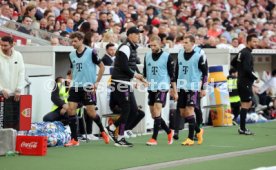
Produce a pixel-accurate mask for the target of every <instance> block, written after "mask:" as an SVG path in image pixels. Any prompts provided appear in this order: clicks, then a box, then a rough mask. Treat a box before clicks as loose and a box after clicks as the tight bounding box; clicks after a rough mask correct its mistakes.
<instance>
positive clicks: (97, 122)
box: [92, 114, 104, 132]
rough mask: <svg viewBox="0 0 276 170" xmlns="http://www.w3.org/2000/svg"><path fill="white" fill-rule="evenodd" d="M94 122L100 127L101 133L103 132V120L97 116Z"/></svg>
mask: <svg viewBox="0 0 276 170" xmlns="http://www.w3.org/2000/svg"><path fill="white" fill-rule="evenodd" d="M92 119H93V120H94V122H95V123H96V124H97V125H98V127H99V129H100V132H103V131H104V128H103V124H102V122H101V119H100V116H99V115H98V114H96V116H95V117H94V118H92Z"/></svg>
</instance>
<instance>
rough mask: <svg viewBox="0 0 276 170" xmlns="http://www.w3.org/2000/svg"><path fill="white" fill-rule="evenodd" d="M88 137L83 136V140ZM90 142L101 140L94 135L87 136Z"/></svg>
mask: <svg viewBox="0 0 276 170" xmlns="http://www.w3.org/2000/svg"><path fill="white" fill-rule="evenodd" d="M85 136H86V135H82V137H83V138H85ZM87 139H88V140H99V138H98V137H97V136H95V135H93V134H87Z"/></svg>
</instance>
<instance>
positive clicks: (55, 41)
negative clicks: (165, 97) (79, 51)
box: [50, 37, 59, 46]
mask: <svg viewBox="0 0 276 170" xmlns="http://www.w3.org/2000/svg"><path fill="white" fill-rule="evenodd" d="M50 42H51V46H58V45H59V39H58V38H57V37H51V39H50Z"/></svg>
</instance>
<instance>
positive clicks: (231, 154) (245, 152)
mask: <svg viewBox="0 0 276 170" xmlns="http://www.w3.org/2000/svg"><path fill="white" fill-rule="evenodd" d="M275 150H276V145H275V146H267V147H261V148H256V149H248V150H243V151H235V152H228V153H222V154H216V155H209V156H203V157H196V158H188V159H182V160H176V161H170V162H163V163H157V164H152V165H144V166H138V167H133V168H127V169H125V170H145V169H150V170H155V169H163V168H172V167H177V166H181V165H188V164H194V163H198V162H205V161H211V160H218V159H223V158H232V157H237V156H244V155H251V154H257V153H264V152H271V151H275Z"/></svg>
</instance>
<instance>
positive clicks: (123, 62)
mask: <svg viewBox="0 0 276 170" xmlns="http://www.w3.org/2000/svg"><path fill="white" fill-rule="evenodd" d="M129 57H130V48H129V47H128V46H127V45H123V46H122V47H121V48H120V49H119V50H118V52H117V53H116V60H115V61H116V64H118V66H119V68H120V70H121V71H123V72H124V73H125V74H126V75H128V76H129V77H130V78H133V77H134V74H135V70H131V69H130V68H129V66H128V59H129Z"/></svg>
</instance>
